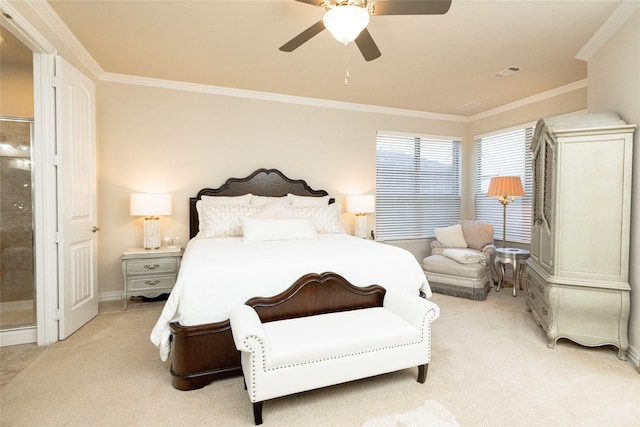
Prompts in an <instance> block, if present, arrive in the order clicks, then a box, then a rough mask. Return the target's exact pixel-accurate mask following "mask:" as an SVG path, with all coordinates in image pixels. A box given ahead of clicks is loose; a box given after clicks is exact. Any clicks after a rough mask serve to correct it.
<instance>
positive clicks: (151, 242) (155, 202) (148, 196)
mask: <svg viewBox="0 0 640 427" xmlns="http://www.w3.org/2000/svg"><path fill="white" fill-rule="evenodd" d="M129 213H130V214H131V215H133V216H144V217H145V219H144V243H143V247H144V248H145V249H159V248H160V218H158V217H159V216H160V215H171V195H170V194H156V193H132V194H131V198H130V207H129Z"/></svg>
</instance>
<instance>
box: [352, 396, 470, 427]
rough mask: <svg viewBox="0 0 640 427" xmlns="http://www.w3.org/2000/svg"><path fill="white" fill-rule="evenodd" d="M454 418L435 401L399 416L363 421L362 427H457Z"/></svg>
mask: <svg viewBox="0 0 640 427" xmlns="http://www.w3.org/2000/svg"><path fill="white" fill-rule="evenodd" d="M459 426H460V424H458V422H457V421H456V418H455V417H454V416H453V414H451V412H449V411H448V410H447V408H445V407H444V406H442V405H441V404H439V403H438V402H436V401H435V400H427V401H426V402H424V403H423V404H422V405H421V406H419V407H417V408H416V409H413V410H411V411H407V412H402V413H400V414H392V415H386V416H383V417H378V418H374V419H371V420H368V421H365V422H364V423H363V424H362V427H459Z"/></svg>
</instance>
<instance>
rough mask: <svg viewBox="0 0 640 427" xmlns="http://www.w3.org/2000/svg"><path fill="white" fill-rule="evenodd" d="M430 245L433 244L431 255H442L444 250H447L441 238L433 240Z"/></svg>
mask: <svg viewBox="0 0 640 427" xmlns="http://www.w3.org/2000/svg"><path fill="white" fill-rule="evenodd" d="M430 245H431V254H430V255H442V251H444V250H445V247H444V245H443V244H442V242H441V241H440V240H432V241H431V244H430Z"/></svg>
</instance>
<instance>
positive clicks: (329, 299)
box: [230, 273, 440, 425]
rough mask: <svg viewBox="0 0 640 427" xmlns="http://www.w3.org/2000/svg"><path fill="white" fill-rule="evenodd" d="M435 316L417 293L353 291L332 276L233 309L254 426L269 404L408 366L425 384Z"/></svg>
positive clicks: (303, 281)
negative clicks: (265, 402) (415, 368)
mask: <svg viewBox="0 0 640 427" xmlns="http://www.w3.org/2000/svg"><path fill="white" fill-rule="evenodd" d="M439 313H440V311H439V308H438V306H437V305H435V304H434V303H432V302H431V301H428V300H426V299H424V298H421V297H420V296H418V295H417V294H416V295H412V294H409V293H407V292H402V291H391V290H385V289H384V288H382V287H381V286H376V285H372V286H368V287H365V288H359V287H356V286H353V285H351V284H350V283H349V282H347V281H346V280H345V279H344V278H342V277H341V276H339V275H337V274H334V273H324V274H322V275H317V274H311V275H307V276H304V277H303V278H301V279H300V280H299V281H297V282H296V283H295V284H294V285H293V286H292V287H291V288H289V289H288V290H287V291H285V292H283V293H282V294H279V295H277V296H275V297H273V298H257V299H256V298H254V299H252V300H249V301H248V302H247V304H246V305H242V306H239V307H237V308H235V309H234V310H233V312H232V314H231V318H230V321H231V330H232V333H233V339H234V341H235V344H236V347H237V348H238V350H240V352H241V362H242V371H243V374H244V380H245V385H246V388H247V392H248V394H249V399H250V400H251V402H252V403H253V412H254V421H255V423H256V425H257V424H261V423H262V406H263V402H264V401H265V400H268V399H273V398H276V397H280V396H285V395H289V394H293V393H298V392H302V391H306V390H311V389H315V388H320V387H325V386H329V385H333V384H339V383H343V382H347V381H352V380H356V379H361V378H366V377H370V376H374V375H379V374H383V373H387V372H393V371H397V370H401V369H406V368H411V367H414V366H417V367H418V381H419V382H420V383H424V381H425V379H426V375H427V367H428V363H429V360H430V357H431V322H432V321H433V320H434V319H436V318H437V317H438V316H439Z"/></svg>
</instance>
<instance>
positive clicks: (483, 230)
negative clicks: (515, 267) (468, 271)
mask: <svg viewBox="0 0 640 427" xmlns="http://www.w3.org/2000/svg"><path fill="white" fill-rule="evenodd" d="M458 224H460V225H461V226H462V234H463V235H464V239H465V240H466V241H467V246H468V247H469V248H471V249H475V250H478V251H481V250H482V249H484V247H485V246H487V245H492V244H493V225H491V224H489V223H488V222H478V221H464V220H461V221H458Z"/></svg>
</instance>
